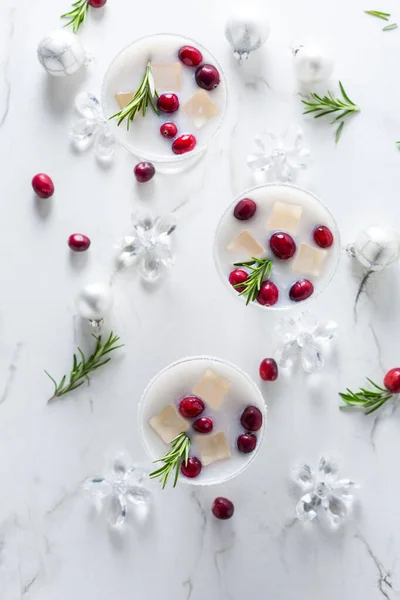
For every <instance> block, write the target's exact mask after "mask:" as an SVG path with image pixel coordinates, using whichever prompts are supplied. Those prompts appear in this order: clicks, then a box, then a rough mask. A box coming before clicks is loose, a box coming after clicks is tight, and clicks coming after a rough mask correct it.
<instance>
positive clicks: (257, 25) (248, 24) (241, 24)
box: [225, 6, 270, 60]
mask: <svg viewBox="0 0 400 600" xmlns="http://www.w3.org/2000/svg"><path fill="white" fill-rule="evenodd" d="M269 32H270V24H269V20H268V18H267V16H266V15H265V14H264V13H262V12H260V11H257V10H256V9H254V8H248V7H244V6H243V7H242V8H238V9H236V10H235V12H233V13H232V14H231V16H230V17H229V18H228V20H227V22H226V25H225V37H226V39H227V40H228V42H229V43H230V45H231V46H232V48H233V53H234V56H235V57H236V58H238V59H239V60H243V59H246V58H248V56H249V54H250V53H251V52H254V50H258V48H261V46H262V45H263V44H265V42H266V41H267V39H268V36H269Z"/></svg>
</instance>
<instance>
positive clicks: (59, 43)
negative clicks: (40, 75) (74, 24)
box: [37, 29, 89, 77]
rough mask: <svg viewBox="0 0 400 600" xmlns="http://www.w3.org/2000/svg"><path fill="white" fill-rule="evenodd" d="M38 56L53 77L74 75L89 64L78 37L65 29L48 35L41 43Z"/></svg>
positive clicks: (87, 56)
mask: <svg viewBox="0 0 400 600" xmlns="http://www.w3.org/2000/svg"><path fill="white" fill-rule="evenodd" d="M37 56H38V59H39V62H40V64H41V65H42V66H43V68H44V69H45V71H46V72H47V73H48V74H49V75H52V76H53V77H65V76H67V75H73V74H74V73H76V72H77V71H79V69H81V68H82V67H83V66H86V65H87V64H88V62H89V55H88V54H87V53H86V51H85V49H84V47H83V46H82V44H81V42H80V40H79V38H78V36H77V35H75V34H74V33H72V32H71V31H66V30H65V29H57V30H56V31H52V32H51V33H49V34H48V35H46V36H45V37H44V38H43V39H42V41H41V42H40V43H39V46H38V48H37Z"/></svg>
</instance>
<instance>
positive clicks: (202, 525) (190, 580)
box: [182, 491, 207, 600]
mask: <svg viewBox="0 0 400 600" xmlns="http://www.w3.org/2000/svg"><path fill="white" fill-rule="evenodd" d="M190 496H191V498H192V499H193V501H194V503H195V504H196V506H197V508H198V510H199V513H200V516H201V523H200V537H199V546H198V551H197V554H196V558H195V560H194V563H193V564H194V565H197V563H198V562H199V560H200V558H201V555H202V553H203V547H204V537H205V533H206V527H207V513H206V510H205V508H204V507H203V505H202V504H201V502H200V500H199V498H198V497H197V493H196V491H193V492H192V493H191V495H190ZM182 586H183V587H187V589H188V594H187V596H186V600H189V599H190V597H191V595H192V593H193V589H194V583H193V575H192V573H190V574H189V575H188V577H187V578H186V579H185V580H184V581H183V582H182Z"/></svg>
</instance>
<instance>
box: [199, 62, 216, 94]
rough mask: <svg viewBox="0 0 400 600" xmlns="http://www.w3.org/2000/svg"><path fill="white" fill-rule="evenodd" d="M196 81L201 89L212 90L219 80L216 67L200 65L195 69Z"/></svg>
mask: <svg viewBox="0 0 400 600" xmlns="http://www.w3.org/2000/svg"><path fill="white" fill-rule="evenodd" d="M195 77H196V83H197V85H198V86H199V87H201V88H203V90H208V91H210V90H213V89H214V88H216V87H217V85H218V84H219V82H220V77H219V73H218V69H216V68H215V67H213V65H201V67H198V68H197V69H196V75H195Z"/></svg>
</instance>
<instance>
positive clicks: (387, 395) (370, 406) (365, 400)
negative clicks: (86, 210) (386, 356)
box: [339, 367, 400, 415]
mask: <svg viewBox="0 0 400 600" xmlns="http://www.w3.org/2000/svg"><path fill="white" fill-rule="evenodd" d="M367 381H368V382H369V383H370V385H371V386H372V388H373V389H366V388H360V389H359V390H358V391H357V392H352V391H351V390H349V388H347V389H346V392H345V393H344V392H341V393H339V396H340V397H341V398H342V400H343V401H344V402H345V403H346V405H345V406H341V407H340V408H342V409H345V408H360V409H362V410H364V411H365V414H366V415H369V414H370V413H372V412H374V411H375V410H377V409H378V408H380V407H381V406H383V405H384V404H385V403H386V402H387V401H388V400H390V399H391V398H392V397H393V395H394V394H399V393H400V368H399V367H396V368H394V369H391V370H390V371H388V372H387V373H386V375H385V378H384V380H383V385H384V386H385V387H384V388H382V387H380V386H379V385H377V384H376V383H374V382H373V381H371V379H369V378H368V377H367Z"/></svg>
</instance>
